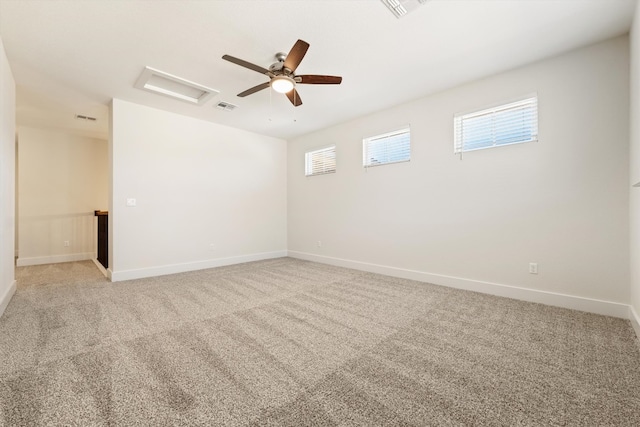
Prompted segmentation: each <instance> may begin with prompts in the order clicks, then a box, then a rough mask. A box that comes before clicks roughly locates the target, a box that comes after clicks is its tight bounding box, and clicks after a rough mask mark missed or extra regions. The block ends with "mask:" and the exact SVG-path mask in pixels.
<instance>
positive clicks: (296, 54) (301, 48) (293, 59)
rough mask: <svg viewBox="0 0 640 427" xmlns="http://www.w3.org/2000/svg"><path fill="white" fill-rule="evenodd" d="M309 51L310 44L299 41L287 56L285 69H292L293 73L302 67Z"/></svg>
mask: <svg viewBox="0 0 640 427" xmlns="http://www.w3.org/2000/svg"><path fill="white" fill-rule="evenodd" d="M307 49H309V43H307V42H305V41H304V40H298V41H297V42H296V44H294V45H293V47H292V48H291V50H290V51H289V54H287V58H286V59H285V60H284V68H288V69H290V70H291V72H292V73H293V72H294V71H295V70H296V68H298V65H300V62H301V61H302V58H304V55H305V54H306V53H307Z"/></svg>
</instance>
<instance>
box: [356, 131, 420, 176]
mask: <svg viewBox="0 0 640 427" xmlns="http://www.w3.org/2000/svg"><path fill="white" fill-rule="evenodd" d="M405 132H408V133H409V158H408V159H406V160H396V161H395V162H385V163H376V164H367V150H366V148H365V147H366V145H367V142H368V141H370V140H372V139H382V138H388V137H390V136H394V135H399V134H401V133H405ZM411 154H412V147H411V125H406V126H402V127H399V128H396V129H395V130H392V131H389V132H385V133H380V134H376V135H371V136H368V137H365V138H362V166H363V167H364V168H365V169H368V168H373V167H377V166H385V165H393V164H396V163H406V162H410V161H411Z"/></svg>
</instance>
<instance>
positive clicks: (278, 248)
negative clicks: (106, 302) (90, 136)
mask: <svg viewBox="0 0 640 427" xmlns="http://www.w3.org/2000/svg"><path fill="white" fill-rule="evenodd" d="M233 114H236V113H233ZM238 114H241V113H238ZM111 116H112V121H113V123H112V135H111V138H112V141H111V147H110V150H111V152H110V157H111V174H112V182H111V187H112V190H111V191H112V198H113V199H112V202H111V206H110V209H109V210H110V212H111V215H110V218H109V220H110V225H109V226H110V233H111V236H110V238H111V242H110V247H111V254H110V270H111V276H112V280H124V279H128V278H134V277H146V276H153V275H159V274H168V273H175V272H179V271H188V270H195V269H200V268H209V267H215V266H218V265H224V264H231V263H236V262H243V261H249V260H253V259H264V258H270V257H276V256H286V247H287V238H286V224H287V208H286V206H287V193H286V186H287V184H286V179H287V172H286V169H287V162H286V159H287V145H286V141H284V140H281V139H276V138H270V137H266V136H261V135H258V134H254V133H250V132H246V131H241V130H238V129H234V128H230V127H226V126H221V125H217V124H214V123H210V122H206V121H201V120H196V119H193V118H189V117H185V116H180V115H177V114H173V113H169V112H165V111H161V110H156V109H153V108H148V107H144V106H141V105H137V104H132V103H129V102H125V101H122V100H118V99H114V100H113V102H112V114H111ZM127 198H135V199H136V202H137V206H136V207H127V206H126V200H127ZM212 244H213V245H214V247H213V248H212V247H211V245H212Z"/></svg>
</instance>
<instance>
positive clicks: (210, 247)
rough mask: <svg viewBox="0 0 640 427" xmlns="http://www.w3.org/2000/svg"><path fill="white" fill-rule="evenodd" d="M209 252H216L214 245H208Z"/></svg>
mask: <svg viewBox="0 0 640 427" xmlns="http://www.w3.org/2000/svg"><path fill="white" fill-rule="evenodd" d="M209 250H210V251H215V250H216V245H215V243H210V244H209Z"/></svg>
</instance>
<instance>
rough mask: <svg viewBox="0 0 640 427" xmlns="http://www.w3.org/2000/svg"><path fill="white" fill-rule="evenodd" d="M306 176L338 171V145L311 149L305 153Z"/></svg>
mask: <svg viewBox="0 0 640 427" xmlns="http://www.w3.org/2000/svg"><path fill="white" fill-rule="evenodd" d="M304 160H305V168H304V174H305V175H306V176H312V175H321V174H325V173H332V172H335V171H336V146H335V145H332V146H331V147H327V148H322V149H320V150H315V151H309V152H307V153H305V154H304Z"/></svg>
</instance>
